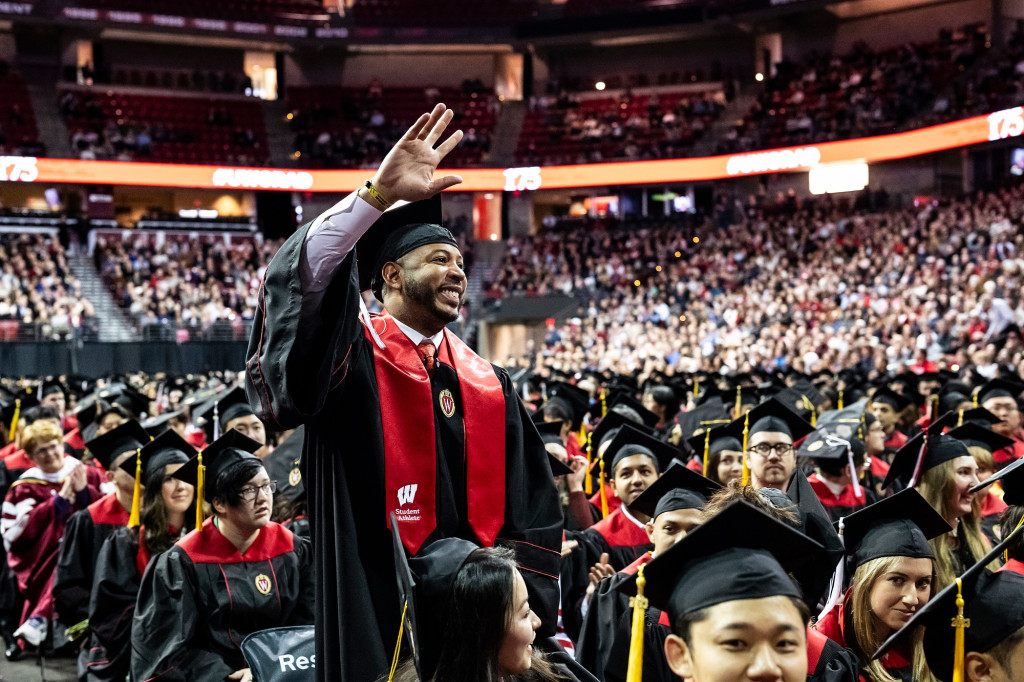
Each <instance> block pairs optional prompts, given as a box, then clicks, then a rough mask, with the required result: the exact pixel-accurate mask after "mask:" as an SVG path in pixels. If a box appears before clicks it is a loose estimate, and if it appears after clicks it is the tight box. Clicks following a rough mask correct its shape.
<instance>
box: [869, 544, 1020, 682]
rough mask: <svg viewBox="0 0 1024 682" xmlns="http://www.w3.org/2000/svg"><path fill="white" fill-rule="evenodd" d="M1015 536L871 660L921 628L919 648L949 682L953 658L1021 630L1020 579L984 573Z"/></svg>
mask: <svg viewBox="0 0 1024 682" xmlns="http://www.w3.org/2000/svg"><path fill="white" fill-rule="evenodd" d="M1017 532H1020V530H1019V529H1018V530H1017V531H1015V532H1014V533H1011V534H1010V535H1008V536H1007V538H1006V539H1005V540H1003V541H1002V542H1000V543H999V544H998V545H996V546H995V547H993V548H992V551H991V552H989V553H988V554H987V555H986V556H985V557H984V558H982V560H981V561H979V562H978V563H976V564H975V565H973V566H971V567H970V568H968V569H967V571H965V572H964V574H963V575H961V576H960V577H959V579H958V580H956V581H954V582H953V583H951V584H950V585H947V586H946V588H945V589H943V590H942V591H941V592H939V593H938V594H936V595H935V596H933V597H932V598H931V599H930V600H929V601H928V603H927V604H925V605H924V606H923V607H921V609H920V610H918V612H917V613H915V614H914V615H913V617H911V619H910V620H908V621H907V624H906V625H904V626H903V627H902V628H901V629H900V630H898V631H897V632H896V633H894V634H893V635H892V636H891V637H889V639H887V640H886V641H885V642H884V643H883V644H882V646H881V647H879V649H878V651H876V652H875V654H874V658H876V659H877V658H879V657H880V656H884V655H885V654H886V653H887V652H888V651H890V650H891V649H892V648H893V647H894V646H897V645H898V644H900V643H901V642H907V641H908V639H907V638H908V637H910V636H911V635H913V634H914V633H916V632H917V631H918V629H919V628H920V629H923V632H924V637H923V640H922V642H921V644H922V649H923V651H924V656H925V661H926V662H927V663H928V668H929V669H930V670H931V672H932V674H934V675H935V677H936V678H938V679H939V680H941V681H942V682H951V681H952V680H953V679H954V670H953V668H954V665H955V663H954V662H955V660H956V658H957V656H958V654H959V656H960V657H961V660H963V657H964V656H965V655H966V654H967V653H968V652H971V651H974V652H977V653H985V652H987V651H991V650H992V648H993V647H995V646H996V645H998V644H999V643H1000V642H1002V641H1004V640H1005V639H1006V638H1007V637H1009V636H1010V635H1012V634H1014V633H1015V632H1017V631H1018V630H1020V629H1021V627H1024V609H1021V608H1020V606H1019V605H1020V603H1021V601H1022V600H1024V576H1022V575H1020V574H1019V573H1015V572H1013V571H997V572H995V573H992V572H991V571H989V569H988V564H989V563H991V562H992V561H993V560H995V559H996V557H998V556H999V554H1001V553H1002V551H1003V549H1004V548H1005V547H1006V545H1007V544H1008V542H1009V541H1010V540H1011V539H1012V538H1014V537H1015V536H1016V534H1017ZM961 598H962V599H963V602H962V603H963V612H962V615H963V617H964V619H965V620H964V621H963V622H964V624H965V625H966V627H964V628H963V630H962V632H963V650H962V651H960V652H958V651H957V646H956V639H957V630H958V628H957V627H956V625H957V623H958V621H959V619H958V616H959V615H961V612H960V607H958V606H957V602H958V601H959V599H961ZM962 672H963V671H961V673H962ZM962 679H966V678H963V677H962Z"/></svg>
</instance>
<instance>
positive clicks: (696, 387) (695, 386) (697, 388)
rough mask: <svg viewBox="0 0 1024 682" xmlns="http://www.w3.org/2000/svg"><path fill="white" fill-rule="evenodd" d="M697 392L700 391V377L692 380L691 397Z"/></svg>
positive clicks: (695, 395)
mask: <svg viewBox="0 0 1024 682" xmlns="http://www.w3.org/2000/svg"><path fill="white" fill-rule="evenodd" d="M698 393H700V379H694V380H693V397H694V398H696V397H697V394H698Z"/></svg>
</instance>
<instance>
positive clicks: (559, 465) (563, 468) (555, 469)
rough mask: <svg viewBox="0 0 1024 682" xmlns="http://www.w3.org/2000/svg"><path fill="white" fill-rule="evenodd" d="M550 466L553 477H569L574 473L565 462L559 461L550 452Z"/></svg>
mask: <svg viewBox="0 0 1024 682" xmlns="http://www.w3.org/2000/svg"><path fill="white" fill-rule="evenodd" d="M548 464H550V465H551V475H552V476H568V475H569V474H571V473H572V469H570V468H569V466H568V465H567V464H566V463H565V462H563V461H562V460H560V459H558V458H557V457H555V456H554V455H552V454H551V453H550V452H549V453H548Z"/></svg>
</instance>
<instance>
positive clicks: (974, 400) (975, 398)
mask: <svg viewBox="0 0 1024 682" xmlns="http://www.w3.org/2000/svg"><path fill="white" fill-rule="evenodd" d="M971 402H972V403H974V406H975V407H977V406H978V392H977V391H975V392H974V395H973V396H971Z"/></svg>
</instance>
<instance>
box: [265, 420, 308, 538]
mask: <svg viewBox="0 0 1024 682" xmlns="http://www.w3.org/2000/svg"><path fill="white" fill-rule="evenodd" d="M285 435H286V438H285V439H284V440H281V441H278V444H277V447H276V448H274V450H273V451H272V452H271V453H270V454H269V455H267V456H266V457H265V458H264V459H263V467H264V468H265V469H266V470H267V475H268V476H270V478H271V479H272V480H275V481H277V492H276V493H275V494H274V512H273V515H272V517H271V518H272V519H273V520H274V521H277V522H278V523H280V524H281V525H282V526H284V527H285V528H287V529H288V530H290V531H291V532H293V533H295V534H296V535H298V536H299V537H302V538H306V539H307V540H309V539H310V536H309V519H308V518H307V516H306V501H307V497H306V488H305V486H303V485H302V470H301V469H300V464H301V461H302V443H303V441H304V440H305V438H306V427H305V426H299V427H298V428H296V429H294V430H292V431H291V433H289V434H285Z"/></svg>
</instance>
